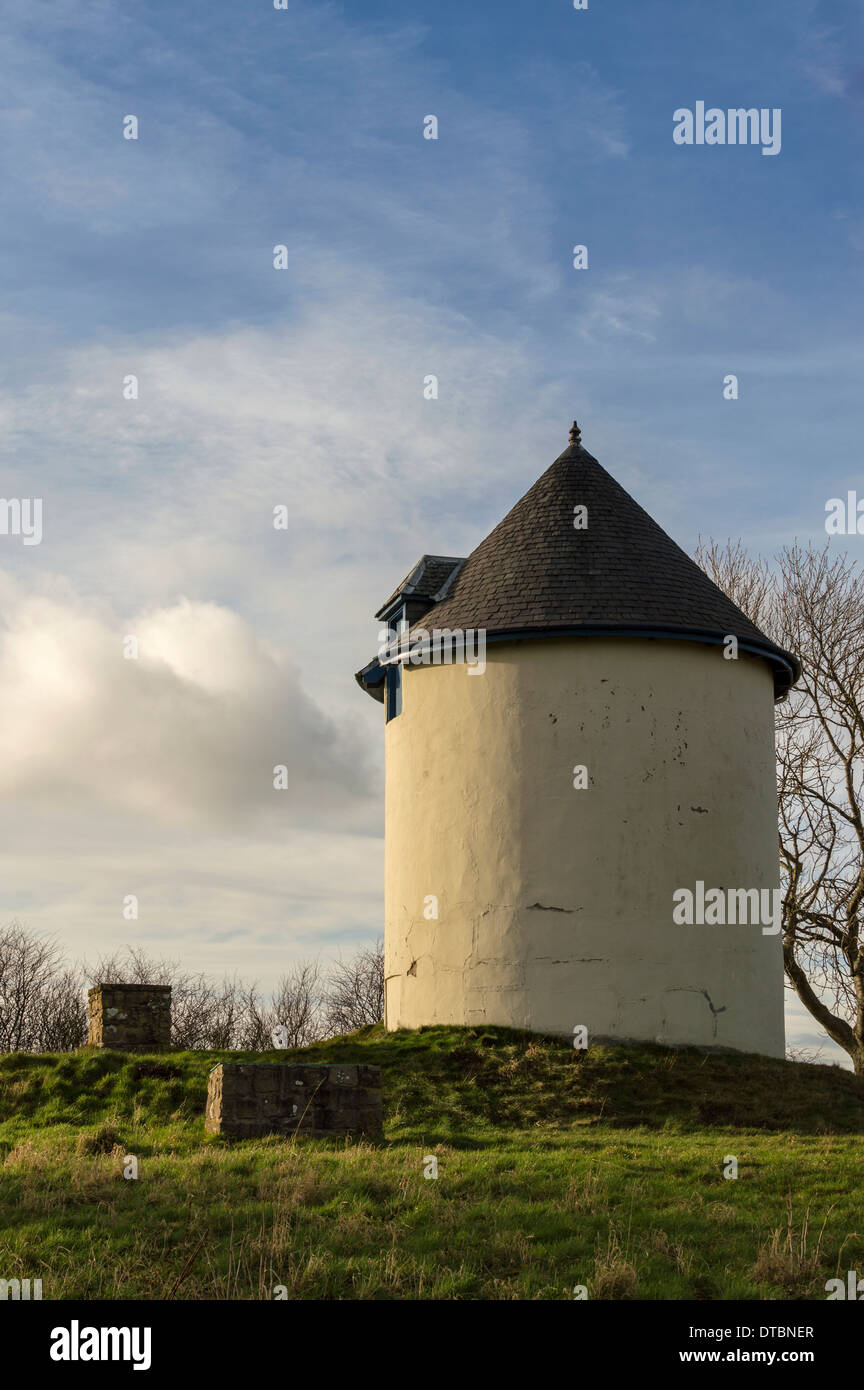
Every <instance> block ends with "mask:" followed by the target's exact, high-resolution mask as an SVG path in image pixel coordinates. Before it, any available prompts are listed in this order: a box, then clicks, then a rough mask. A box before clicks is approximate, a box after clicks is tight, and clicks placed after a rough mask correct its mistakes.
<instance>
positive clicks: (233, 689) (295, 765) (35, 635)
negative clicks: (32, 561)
mask: <svg viewBox="0 0 864 1390" xmlns="http://www.w3.org/2000/svg"><path fill="white" fill-rule="evenodd" d="M9 597H10V596H9V595H8V593H7V603H6V608H7V612H8V617H7V620H6V627H5V630H3V631H2V632H0V793H2V795H3V797H4V798H5V799H6V800H7V802H10V801H14V803H15V805H16V806H17V807H18V808H19V810H20V808H21V807H22V806H28V805H38V804H44V803H48V804H50V805H55V806H56V805H58V804H60V805H62V806H63V808H64V810H65V812H66V813H67V814H69V815H79V814H81V812H82V810H83V811H84V813H85V814H86V813H88V812H91V811H92V812H93V813H94V814H99V812H100V810H101V809H103V808H105V807H116V808H119V809H121V810H123V811H132V812H136V813H138V814H144V815H147V816H149V817H152V818H153V819H154V820H155V821H157V822H158V824H159V825H161V826H162V827H163V828H164V829H165V830H166V831H168V832H170V831H171V830H172V828H173V827H176V826H178V825H193V826H196V827H202V826H203V827H208V826H214V825H215V826H225V825H230V824H234V825H240V826H242V827H244V829H245V830H246V832H247V833H248V832H249V831H250V830H251V829H252V828H253V827H255V826H258V827H259V829H260V832H261V833H266V831H267V828H268V825H269V827H270V828H271V829H272V826H273V824H274V823H282V824H283V825H284V824H285V820H286V817H288V818H289V819H291V818H293V819H302V821H303V822H304V823H305V824H307V825H309V824H310V823H314V822H315V821H320V819H321V817H322V816H326V818H327V821H328V824H329V825H331V826H332V828H334V829H335V828H337V827H338V826H339V825H340V824H344V823H345V821H346V815H350V813H351V812H353V815H354V818H355V821H356V820H358V819H359V820H360V821H361V823H362V819H363V816H364V812H365V818H366V820H367V822H368V821H369V820H371V815H372V812H371V808H370V804H369V798H370V794H371V791H372V789H373V787H374V777H373V774H372V772H371V768H370V761H369V757H368V753H367V751H366V749H365V748H364V747H363V745H362V744H361V743H359V741H357V740H356V739H355V738H354V737H353V736H352V735H349V734H348V733H347V732H346V731H344V730H343V729H340V728H339V727H338V725H337V724H336V723H335V722H334V721H333V720H332V719H331V718H330V717H329V716H328V715H327V714H326V713H325V712H324V711H323V710H322V709H320V708H319V707H318V706H317V705H316V704H315V703H314V702H313V700H312V699H311V698H310V695H309V693H308V692H307V691H306V690H305V689H304V687H303V684H302V681H301V675H300V672H298V670H297V668H296V667H295V666H293V665H292V664H291V663H290V662H289V661H288V660H287V659H286V658H285V656H284V654H281V653H279V652H278V651H277V650H276V649H274V648H272V647H271V646H270V645H269V644H267V643H265V642H263V641H262V640H261V639H260V638H259V637H258V636H257V635H256V634H255V633H254V632H253V631H252V629H251V628H250V627H249V626H248V624H246V623H244V622H243V621H242V619H241V618H239V617H238V616H237V614H236V613H232V612H231V611H230V609H227V608H226V607H224V606H222V605H219V604H215V603H201V602H189V601H187V600H180V601H178V602H176V603H174V604H173V605H171V606H170V607H165V608H157V609H153V610H150V611H148V612H145V613H142V614H139V615H137V616H134V617H132V618H129V619H127V620H126V621H125V622H122V623H121V622H118V621H116V619H114V618H113V617H112V616H110V615H109V614H108V613H107V612H105V611H104V610H103V608H102V605H98V606H97V605H94V604H92V603H90V604H87V605H84V604H82V603H81V602H75V601H72V600H70V599H67V600H65V601H61V600H59V599H57V598H54V597H44V596H30V597H24V598H19V599H18V601H17V602H15V601H14V600H13V601H12V602H9ZM127 636H132V637H134V639H135V640H136V641H137V643H138V652H139V655H138V658H137V659H127V658H125V657H124V654H123V643H124V639H125V638H126V637H127ZM276 765H283V766H285V767H286V768H287V770H288V787H287V789H286V790H284V791H277V790H275V789H274V786H273V768H274V766H276Z"/></svg>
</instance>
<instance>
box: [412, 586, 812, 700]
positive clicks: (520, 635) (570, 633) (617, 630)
mask: <svg viewBox="0 0 864 1390" xmlns="http://www.w3.org/2000/svg"><path fill="white" fill-rule="evenodd" d="M432 612H433V613H434V609H433V610H432ZM430 616H431V614H430ZM418 626H420V627H421V628H422V626H423V625H422V623H421V624H419V625H418ZM434 627H435V624H434V623H432V624H431V625H430V629H424V630H431V631H434ZM450 631H453V629H452V628H451V629H450ZM462 631H463V632H464V631H465V629H464V628H463V629H462ZM550 637H641V638H646V639H647V640H649V641H661V642H699V643H701V644H702V645H703V646H711V647H722V646H723V644H724V641H725V639H726V638H727V637H735V638H736V640H737V642H738V647H739V649H740V650H741V651H744V652H749V653H750V655H751V656H759V657H761V658H762V659H763V661H767V662H768V664H769V666H770V667H771V669H772V671H773V672H774V698H775V700H777V699H781V698H782V697H783V696H784V695H785V694H786V693H787V691H788V690H790V689H791V687H792V686H793V685H794V684H795V682H796V681H797V680H798V678H799V676H800V675H801V663H800V661H799V660H798V658H797V657H796V656H793V655H792V653H791V652H784V651H783V650H782V649H781V648H780V647H775V646H774V645H773V644H772V643H769V642H759V641H758V640H757V639H756V638H751V637H739V636H738V634H737V633H735V632H733V633H728V632H723V633H720V632H716V631H707V630H703V629H700V628H681V627H608V626H603V627H587V626H586V627H519V628H496V629H494V630H490V629H488V628H487V629H486V642H487V644H488V643H489V642H526V641H537V640H539V639H541V638H550ZM431 645H432V643H431V642H430V643H425V642H424V643H420V644H419V647H420V650H421V652H422V651H426V650H427V649H428V648H429V647H430V646H431ZM417 646H418V644H417V643H415V644H414V649H416V648H417ZM439 646H440V642H439ZM409 655H410V650H408V651H405V652H403V653H401V654H400V656H398V657H395V658H391V661H393V660H401V661H402V662H403V664H407V663H408V658H409ZM385 664H389V663H385Z"/></svg>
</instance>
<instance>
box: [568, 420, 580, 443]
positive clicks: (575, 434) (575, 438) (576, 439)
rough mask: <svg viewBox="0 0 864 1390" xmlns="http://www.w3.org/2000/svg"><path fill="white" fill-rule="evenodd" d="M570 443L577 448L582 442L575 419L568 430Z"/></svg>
mask: <svg viewBox="0 0 864 1390" xmlns="http://www.w3.org/2000/svg"><path fill="white" fill-rule="evenodd" d="M570 443H571V444H572V445H574V446H575V447H576V448H577V449H578V448H579V447H580V445H581V443H582V431H581V430H580V428H579V426H578V425H577V424H576V421H575V420H574V421H573V425H572V427H571V430H570Z"/></svg>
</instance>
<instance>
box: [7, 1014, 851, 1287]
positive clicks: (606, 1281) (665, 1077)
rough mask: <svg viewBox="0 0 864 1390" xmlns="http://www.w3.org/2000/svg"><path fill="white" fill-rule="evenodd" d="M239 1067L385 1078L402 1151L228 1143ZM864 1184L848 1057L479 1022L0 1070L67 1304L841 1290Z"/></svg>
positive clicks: (16, 1199)
mask: <svg viewBox="0 0 864 1390" xmlns="http://www.w3.org/2000/svg"><path fill="white" fill-rule="evenodd" d="M229 1059H230V1060H248V1061H268V1060H274V1061H277V1060H278V1061H287V1060H297V1061H308V1062H317V1061H332V1062H353V1061H358V1062H371V1063H375V1064H378V1065H380V1066H381V1067H382V1070H383V1076H384V1086H385V1137H384V1140H383V1141H382V1142H377V1143H375V1142H369V1141H366V1140H340V1141H331V1140H323V1139H307V1138H300V1137H298V1138H294V1139H291V1140H285V1139H279V1138H277V1137H275V1136H270V1137H268V1138H266V1139H258V1140H244V1141H242V1142H237V1141H235V1142H233V1143H229V1142H227V1141H226V1140H224V1139H221V1138H214V1137H211V1136H206V1135H205V1134H204V1124H203V1116H204V1098H205V1095H206V1091H207V1074H208V1071H209V1069H210V1068H211V1067H212V1066H213V1065H214V1064H215V1063H216V1062H217V1061H222V1060H229ZM126 1154H134V1155H136V1157H137V1159H138V1164H139V1177H138V1180H137V1181H129V1180H125V1179H124V1178H123V1175H122V1168H123V1157H124V1155H126ZM430 1154H435V1155H436V1156H437V1158H438V1178H437V1180H429V1179H426V1178H424V1162H423V1160H424V1158H425V1156H426V1155H430ZM727 1155H735V1156H736V1157H737V1159H738V1165H739V1167H738V1174H739V1175H738V1179H737V1180H727V1179H726V1178H724V1176H723V1165H724V1160H725V1158H726V1156H727ZM862 1177H864V1083H862V1081H860V1080H859V1079H857V1078H856V1077H854V1076H852V1075H850V1074H849V1073H848V1072H845V1071H841V1070H839V1069H837V1068H833V1067H824V1066H809V1065H804V1064H800V1063H791V1062H780V1061H771V1060H767V1059H765V1058H758V1057H742V1056H719V1055H717V1056H715V1055H711V1056H706V1055H704V1054H701V1053H698V1052H695V1051H690V1050H686V1051H672V1050H668V1049H664V1048H660V1047H592V1048H591V1049H590V1050H589V1051H588V1052H586V1053H581V1052H575V1051H574V1050H573V1049H572V1048H571V1047H569V1045H568V1044H567V1043H566V1042H562V1041H558V1040H555V1039H548V1038H538V1037H536V1036H533V1035H526V1034H521V1033H514V1032H510V1031H508V1030H505V1029H488V1030H482V1031H481V1030H475V1029H465V1028H463V1029H455V1028H452V1029H451V1028H426V1029H423V1030H421V1031H420V1032H416V1033H398V1034H390V1035H386V1034H384V1032H383V1030H382V1029H380V1028H372V1029H366V1030H363V1031H362V1032H360V1033H357V1034H353V1035H351V1036H350V1037H346V1038H337V1039H333V1040H331V1041H329V1042H327V1043H322V1044H320V1045H316V1046H314V1047H310V1048H306V1049H303V1050H302V1051H296V1052H278V1053H277V1052H274V1053H264V1054H262V1053H254V1054H251V1053H250V1054H243V1053H236V1052H235V1053H205V1052H185V1053H170V1054H163V1055H161V1056H149V1057H143V1056H142V1057H137V1056H129V1055H128V1054H121V1053H111V1052H97V1051H92V1050H88V1049H83V1050H82V1051H80V1052H78V1053H73V1054H59V1055H50V1056H35V1055H30V1054H25V1053H14V1054H11V1055H6V1056H3V1057H0V1277H4V1278H11V1277H13V1276H15V1275H17V1276H18V1277H20V1278H27V1277H29V1278H31V1279H32V1278H41V1279H42V1281H43V1296H44V1298H46V1299H48V1298H51V1299H58V1298H87V1299H105V1298H120V1299H123V1298H159V1299H161V1298H177V1299H190V1298H194V1299H198V1298H269V1297H271V1296H272V1290H273V1288H274V1286H275V1285H284V1286H285V1287H286V1288H287V1291H288V1296H289V1297H290V1298H301V1299H303V1298H327V1299H334V1298H350V1299H389V1298H399V1299H405V1298H408V1299H414V1298H446V1299H495V1300H499V1299H561V1298H570V1297H572V1292H573V1288H574V1286H575V1285H579V1284H583V1285H586V1286H587V1288H588V1292H589V1296H590V1297H592V1298H643V1299H646V1298H647V1299H688V1298H700V1299H725V1298H748V1299H788V1298H793V1299H795V1298H799V1299H800V1298H808V1297H809V1298H819V1299H824V1297H825V1292H824V1285H825V1280H826V1279H828V1278H831V1277H834V1276H835V1274H837V1273H838V1271H841V1272H844V1271H845V1270H847V1269H855V1268H857V1269H859V1270H862V1269H864V1218H862V1216H861V1207H860V1191H861V1186H862Z"/></svg>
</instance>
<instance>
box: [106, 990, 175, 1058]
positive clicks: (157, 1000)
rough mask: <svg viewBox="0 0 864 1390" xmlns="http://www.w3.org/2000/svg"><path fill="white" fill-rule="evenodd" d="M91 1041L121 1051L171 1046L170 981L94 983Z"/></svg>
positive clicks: (160, 1050)
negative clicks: (163, 983)
mask: <svg viewBox="0 0 864 1390" xmlns="http://www.w3.org/2000/svg"><path fill="white" fill-rule="evenodd" d="M88 1006H89V1014H90V1022H89V1029H88V1034H87V1043H88V1046H91V1047H110V1048H114V1049H116V1050H117V1051H119V1052H162V1051H164V1050H165V1049H166V1048H170V1046H171V986H170V985H94V986H93V988H92V989H91V990H90V991H89V992H88Z"/></svg>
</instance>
